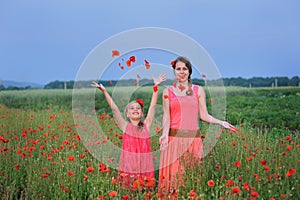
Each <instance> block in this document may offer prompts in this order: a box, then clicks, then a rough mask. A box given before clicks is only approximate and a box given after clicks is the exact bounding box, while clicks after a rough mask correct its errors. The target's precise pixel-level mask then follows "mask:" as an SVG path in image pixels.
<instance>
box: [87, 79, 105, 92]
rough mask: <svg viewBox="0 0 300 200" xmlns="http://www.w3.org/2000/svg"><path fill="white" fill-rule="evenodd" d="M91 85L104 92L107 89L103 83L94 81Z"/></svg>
mask: <svg viewBox="0 0 300 200" xmlns="http://www.w3.org/2000/svg"><path fill="white" fill-rule="evenodd" d="M91 86H93V87H96V88H98V89H99V90H101V91H102V92H104V91H106V89H105V87H104V86H103V85H102V84H101V83H100V85H99V84H98V83H97V82H95V81H93V82H92V83H91Z"/></svg>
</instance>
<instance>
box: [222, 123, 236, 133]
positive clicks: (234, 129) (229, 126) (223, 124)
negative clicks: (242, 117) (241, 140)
mask: <svg viewBox="0 0 300 200" xmlns="http://www.w3.org/2000/svg"><path fill="white" fill-rule="evenodd" d="M222 126H223V127H224V128H226V129H229V130H230V131H234V132H236V131H238V130H237V128H235V127H234V126H233V125H231V124H230V123H228V122H226V121H223V122H222Z"/></svg>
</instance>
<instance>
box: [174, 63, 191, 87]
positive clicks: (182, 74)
mask: <svg viewBox="0 0 300 200" xmlns="http://www.w3.org/2000/svg"><path fill="white" fill-rule="evenodd" d="M174 74H175V76H176V79H178V81H179V82H184V81H186V80H188V77H189V75H190V72H189V69H188V68H187V66H186V65H185V63H183V62H181V61H178V62H177V63H176V64H175V68H174Z"/></svg>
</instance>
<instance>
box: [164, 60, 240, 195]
mask: <svg viewBox="0 0 300 200" xmlns="http://www.w3.org/2000/svg"><path fill="white" fill-rule="evenodd" d="M172 67H173V69H174V74H175V77H176V80H177V82H176V84H173V86H169V87H168V88H166V89H165V90H164V91H163V97H164V98H163V109H164V117H163V123H164V126H163V133H162V136H161V137H160V139H159V142H160V148H161V157H160V171H159V184H158V186H159V187H158V188H159V190H160V191H159V192H160V193H161V194H164V195H168V194H170V193H173V192H176V191H177V190H178V188H179V187H180V186H181V185H183V184H184V180H183V179H182V175H183V174H184V164H188V165H189V166H195V164H197V163H200V158H202V157H203V145H202V140H201V137H200V131H199V126H198V124H199V121H198V116H199V114H200V119H201V120H202V121H205V122H208V123H212V124H219V125H221V126H223V127H224V128H227V129H229V130H232V131H235V130H236V129H235V127H234V126H232V125H231V124H229V123H228V122H226V121H221V120H219V119H216V118H214V117H213V116H211V115H210V114H209V113H208V112H207V108H206V95H205V91H204V89H203V88H202V87H200V86H198V85H193V84H192V83H191V74H192V65H191V63H190V61H189V60H188V59H187V58H185V57H178V58H177V59H176V60H175V61H174V62H172ZM165 197H166V196H165Z"/></svg>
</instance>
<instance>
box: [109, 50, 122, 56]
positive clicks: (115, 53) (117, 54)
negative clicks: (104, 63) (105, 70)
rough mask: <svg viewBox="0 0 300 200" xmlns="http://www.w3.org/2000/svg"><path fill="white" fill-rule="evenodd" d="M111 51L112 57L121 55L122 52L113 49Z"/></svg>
mask: <svg viewBox="0 0 300 200" xmlns="http://www.w3.org/2000/svg"><path fill="white" fill-rule="evenodd" d="M111 53H112V55H111V56H112V57H115V56H120V52H119V51H118V50H112V51H111Z"/></svg>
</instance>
